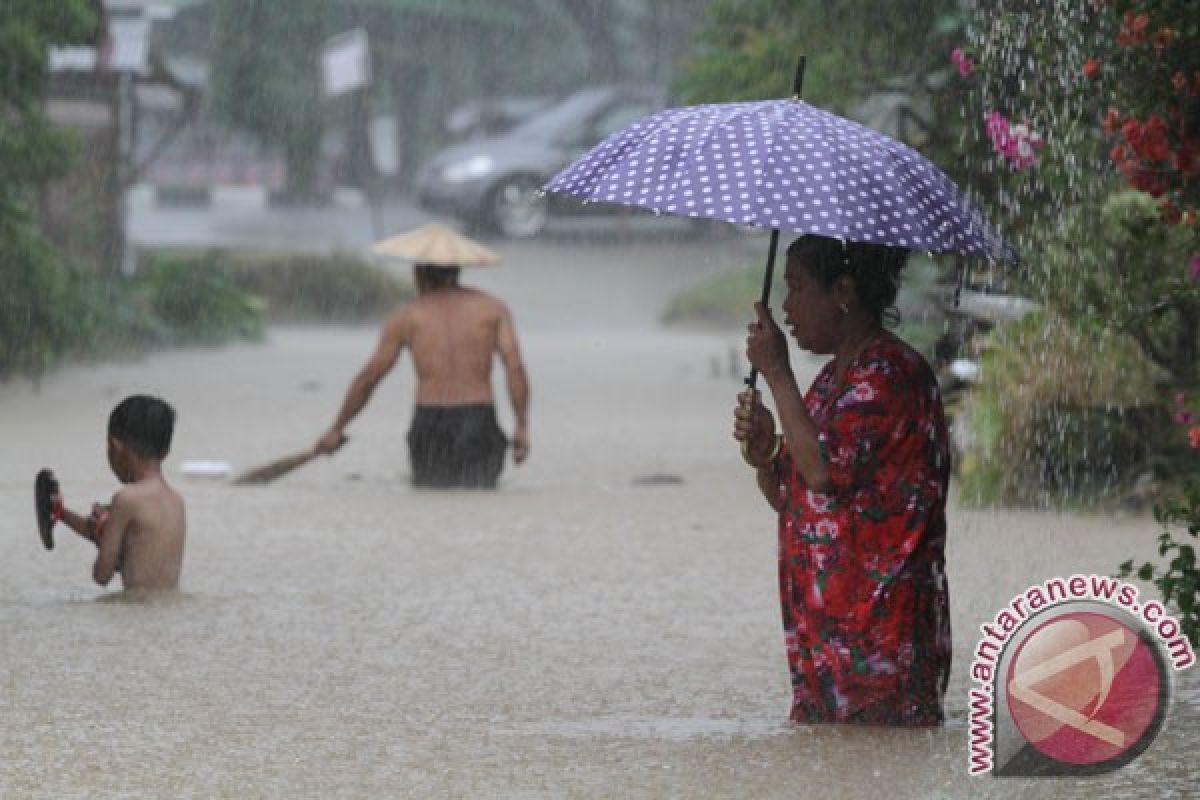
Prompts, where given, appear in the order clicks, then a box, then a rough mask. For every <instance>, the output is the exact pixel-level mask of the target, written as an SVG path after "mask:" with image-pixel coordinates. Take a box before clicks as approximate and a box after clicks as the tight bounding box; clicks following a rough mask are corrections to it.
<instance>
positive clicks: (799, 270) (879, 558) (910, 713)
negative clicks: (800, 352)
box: [734, 236, 951, 726]
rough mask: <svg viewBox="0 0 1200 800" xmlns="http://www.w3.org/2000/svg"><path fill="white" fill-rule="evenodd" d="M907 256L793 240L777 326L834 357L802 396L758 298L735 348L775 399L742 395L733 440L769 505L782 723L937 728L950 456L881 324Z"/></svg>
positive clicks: (910, 363) (945, 665)
mask: <svg viewBox="0 0 1200 800" xmlns="http://www.w3.org/2000/svg"><path fill="white" fill-rule="evenodd" d="M907 256H908V253H907V251H905V250H900V249H896V248H889V247H884V246H881V245H870V244H861V243H843V242H842V241H840V240H837V239H828V238H825V237H820V236H804V237H801V238H800V239H797V240H796V241H795V242H793V243H792V246H791V247H790V248H788V258H787V272H786V280H787V297H786V298H785V299H784V301H783V313H784V320H785V322H786V324H787V326H788V327H789V328H790V329H791V332H792V336H793V338H795V340H796V342H797V343H798V344H799V345H800V347H802V348H803V349H805V350H808V351H810V352H812V353H816V354H818V355H832V356H833V358H832V360H830V361H829V363H827V364H826V365H825V366H824V368H823V369H822V370H821V372H820V373H819V374H818V375H817V377H816V379H815V380H814V381H813V383H812V385H811V386H810V387H809V389H808V391H807V392H806V393H804V394H803V395H802V394H801V392H800V389H799V387H798V386H797V384H796V378H795V376H794V374H793V372H792V368H791V364H790V362H789V359H788V349H787V341H786V339H785V337H784V334H783V331H782V330H781V329H780V328H779V326H778V325H776V324H775V322H774V320H772V318H771V316H770V313H769V312H768V311H767V310H766V309H764V308H763V307H762V306H761V305H759V306H757V307H756V311H757V313H758V322H757V323H755V324H752V325H751V326H750V334H749V338H748V339H747V345H746V355H747V357H748V358H749V360H750V363H751V364H753V365H754V367H755V368H757V369H758V370H759V372H760V373H761V374H762V376H763V378H764V380H765V381H766V383H767V385H768V387H769V388H770V390H771V395H772V397H773V398H774V404H775V409H776V413H777V414H778V416H779V423H780V427H781V431H780V432H778V433H777V432H776V429H775V417H774V415H773V414H772V413H771V412H770V411H769V410H767V408H766V407H764V406H763V405H762V403H761V400H760V398H759V396H758V395H757V393H751V392H745V393H743V394H742V395H741V397H740V398H739V400H740V401H741V403H740V405H739V407H738V409H737V410H736V411H735V424H734V437H735V438H736V439H738V440H739V441H741V442H742V452H743V455H744V456H745V458H746V460H747V461H748V462H749V463H750V464H751V465H752V466H754V467H755V468H756V470H757V477H758V485H759V488H760V489H761V490H762V492H763V495H764V496H765V497H766V499H767V502H768V503H770V504H771V506H772V508H774V509H775V510H776V511H777V512H778V513H779V591H780V601H781V603H782V606H783V627H784V634H785V641H786V644H787V656H788V666H789V668H790V670H791V678H792V688H793V699H792V711H791V718H792V720H793V721H795V722H806V723H813V722H851V723H868V724H883V725H906V726H928V725H938V724H941V722H942V719H943V714H942V698H943V696H944V695H945V691H946V680H947V677H948V675H949V672H950V651H951V644H950V618H949V602H948V595H947V588H946V576H945V545H946V491H947V485H948V483H949V478H950V457H949V448H948V441H947V434H946V422H945V415H944V413H943V410H942V401H941V395H940V392H939V390H938V385H937V380H936V378H935V377H934V374H933V371H932V370H931V369H930V367H929V365H928V364H927V363H926V361H925V359H924V358H922V357H921V355H920V354H919V353H918V352H917V351H915V350H914V349H913V348H912V347H910V346H909V345H907V344H906V343H905V342H903V341H902V340H900V339H899V338H897V337H896V336H895V335H894V334H892V333H890V332H888V331H887V330H885V328H884V318H885V316H886V314H887V312H888V311H889V309H891V307H892V303H893V302H894V301H895V298H896V291H897V280H898V277H899V273H900V270H901V269H902V268H903V266H904V262H905V260H906V258H907Z"/></svg>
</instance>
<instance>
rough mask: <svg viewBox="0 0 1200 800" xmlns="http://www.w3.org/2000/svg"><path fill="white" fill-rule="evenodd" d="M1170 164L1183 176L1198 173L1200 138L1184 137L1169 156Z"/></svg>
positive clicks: (1192, 176) (1193, 175) (1190, 176)
mask: <svg viewBox="0 0 1200 800" xmlns="http://www.w3.org/2000/svg"><path fill="white" fill-rule="evenodd" d="M1171 166H1173V167H1174V168H1175V169H1176V170H1177V171H1179V172H1182V173H1183V176H1184V177H1185V178H1195V177H1196V176H1198V175H1200V139H1188V138H1185V139H1184V140H1183V141H1182V142H1180V144H1179V149H1178V150H1176V151H1175V153H1174V154H1173V156H1172V158H1171Z"/></svg>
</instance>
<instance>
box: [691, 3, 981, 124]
mask: <svg viewBox="0 0 1200 800" xmlns="http://www.w3.org/2000/svg"><path fill="white" fill-rule="evenodd" d="M957 11H958V3H957V2H956V0H900V1H899V2H893V3H889V4H888V7H887V12H886V13H880V6H879V4H878V3H876V2H870V0H844V2H838V3H829V2H824V1H823V0H714V1H713V2H712V3H710V4H709V6H708V9H707V12H706V14H705V21H704V24H703V27H702V29H701V31H700V35H699V39H700V43H701V48H702V49H701V51H700V53H699V54H698V55H697V56H696V57H694V58H693V59H691V60H689V62H688V69H687V71H686V74H685V76H684V77H683V78H682V79H681V81H680V88H681V91H682V93H683V95H684V97H685V98H686V99H687V101H688V102H696V103H699V102H731V101H737V100H768V99H772V98H777V97H787V96H789V95H791V93H792V78H793V75H794V74H795V71H796V62H797V58H798V57H799V56H800V55H805V56H806V57H807V59H808V69H807V72H806V77H805V84H804V97H805V99H806V100H810V101H811V102H813V103H815V104H817V105H820V106H823V107H826V108H829V109H831V110H834V111H838V112H840V113H847V112H849V111H850V110H851V109H852V108H853V107H854V105H856V104H857V102H858V101H859V100H861V99H862V98H863V97H866V96H867V95H869V94H871V93H873V92H878V91H883V90H892V89H897V88H902V89H911V88H912V86H913V81H914V78H915V77H918V76H919V77H924V76H926V75H928V74H929V73H930V72H932V71H934V70H936V69H943V68H945V67H946V66H947V63H948V62H947V55H948V53H949V46H947V47H945V48H944V49H943V48H941V47H940V44H942V43H944V42H945V41H948V40H947V39H946V36H947V34H949V33H952V32H953V31H954V30H955V29H956V28H957V25H958V16H957Z"/></svg>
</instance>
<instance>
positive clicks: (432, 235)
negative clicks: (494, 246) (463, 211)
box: [371, 222, 500, 267]
mask: <svg viewBox="0 0 1200 800" xmlns="http://www.w3.org/2000/svg"><path fill="white" fill-rule="evenodd" d="M371 249H372V250H374V251H375V252H376V253H378V254H379V255H383V256H394V257H396V258H407V259H409V260H411V261H415V262H417V263H418V264H436V265H438V266H442V267H483V266H487V265H489V264H495V263H496V262H497V261H499V260H500V256H498V255H496V253H494V252H493V251H491V250H489V249H488V248H486V247H484V246H483V245H481V244H479V243H478V242H474V241H472V240H470V239H468V238H467V237H466V236H463V235H462V234H461V233H459V232H458V231H456V230H454V229H453V228H451V227H448V226H446V225H442V224H440V223H437V222H433V223H430V224H428V225H422V226H421V227H420V228H417V229H415V230H411V231H409V232H408V233H402V234H399V235H398V236H392V237H390V238H387V239H384V240H383V241H380V242H376V243H375V245H374V247H372V248H371Z"/></svg>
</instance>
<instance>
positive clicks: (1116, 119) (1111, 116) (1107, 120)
mask: <svg viewBox="0 0 1200 800" xmlns="http://www.w3.org/2000/svg"><path fill="white" fill-rule="evenodd" d="M1120 124H1121V112H1120V111H1117V108H1116V106H1109V107H1108V113H1107V114H1105V115H1104V132H1105V133H1107V134H1108V135H1109V136H1112V135H1113V134H1115V133H1116V132H1117V126H1118V125H1120ZM1113 160H1114V161H1115V160H1116V159H1115V158H1114V159H1113Z"/></svg>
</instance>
